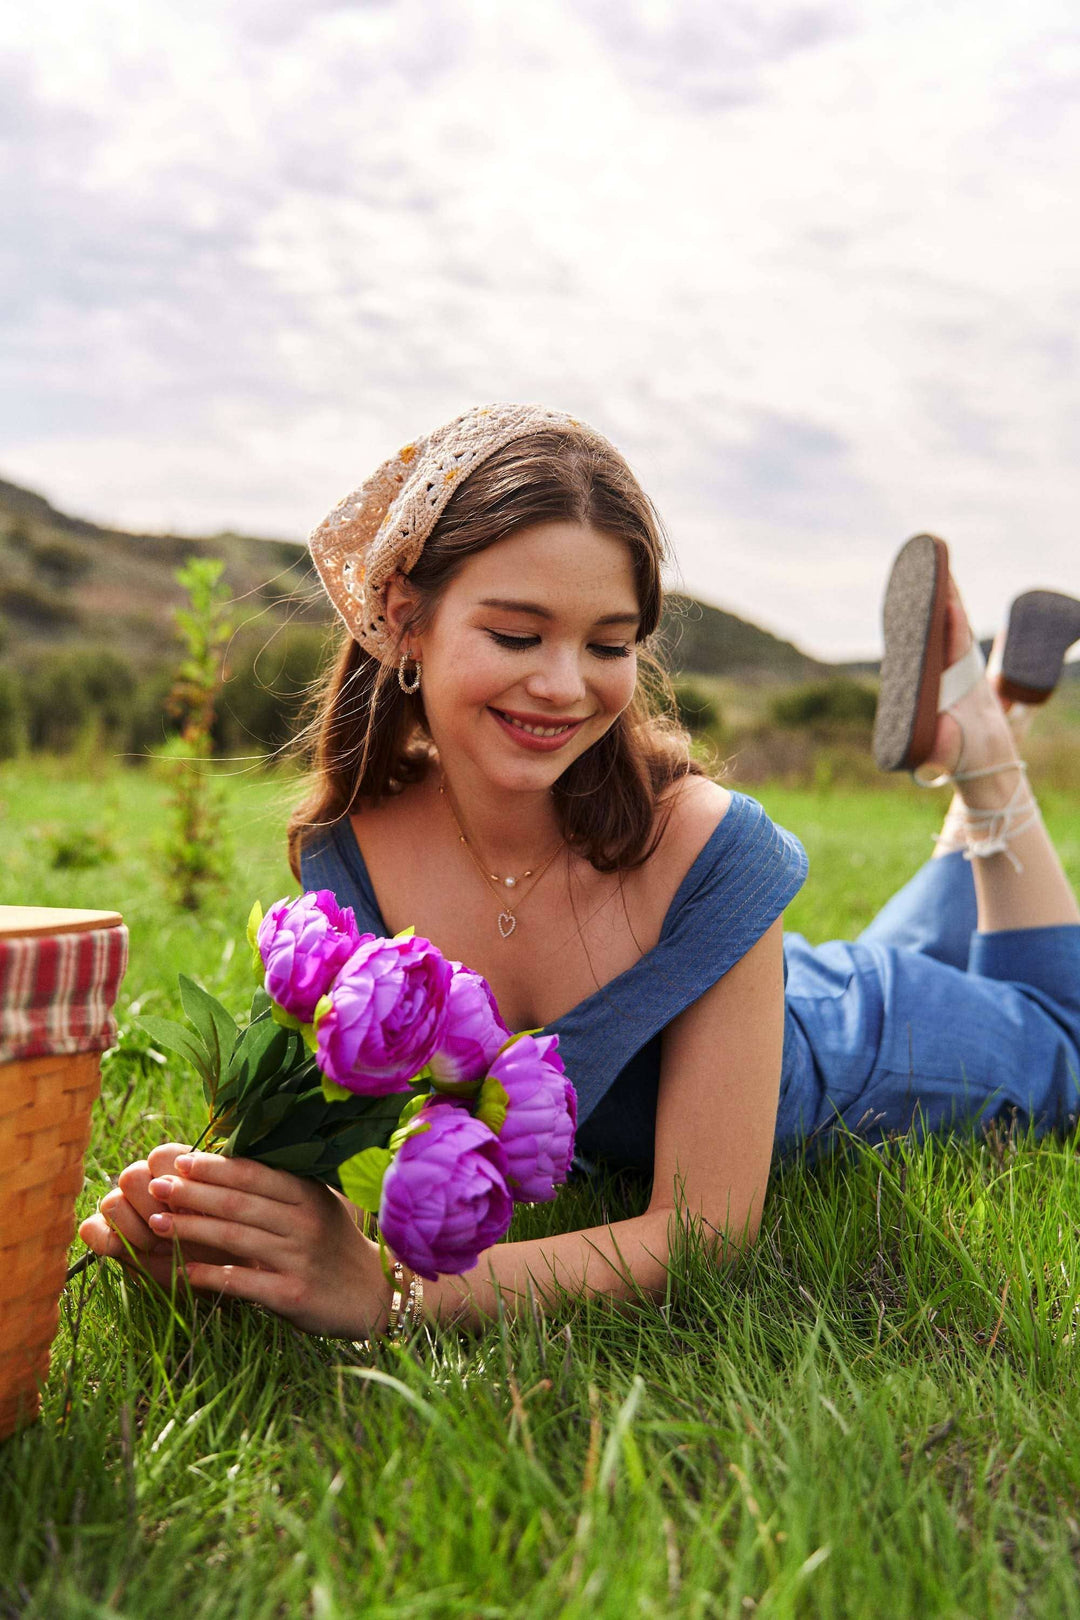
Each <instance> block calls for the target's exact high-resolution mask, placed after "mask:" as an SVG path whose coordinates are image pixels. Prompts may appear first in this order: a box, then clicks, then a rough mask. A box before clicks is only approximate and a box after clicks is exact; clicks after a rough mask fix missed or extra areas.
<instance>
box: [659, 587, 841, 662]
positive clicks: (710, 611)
mask: <svg viewBox="0 0 1080 1620" xmlns="http://www.w3.org/2000/svg"><path fill="white" fill-rule="evenodd" d="M660 637H661V644H662V646H663V649H664V657H665V661H666V662H667V663H668V664H669V665H670V667H671V668H672V669H677V670H679V671H680V672H683V673H685V674H688V675H724V676H729V677H734V678H738V679H743V680H747V679H751V680H752V679H758V680H782V681H808V680H814V679H820V678H821V677H822V676H825V675H830V674H835V673H836V668H835V666H834V665H832V664H822V663H819V662H818V661H817V660H816V659H814V658H810V657H809V656H808V655H807V654H806V653H803V652H800V651H799V649H798V647H795V646H793V645H792V643H791V642H790V641H781V639H780V638H779V636H774V635H772V634H771V633H770V632H769V631H768V630H762V629H760V628H759V626H758V625H756V624H751V623H750V622H749V621H748V620H746V619H740V618H738V617H737V616H736V615H735V614H734V613H726V612H725V611H724V609H723V608H717V607H710V606H709V604H708V603H707V602H700V601H698V600H697V598H696V597H693V596H683V595H681V594H679V593H677V592H674V591H673V592H671V594H670V595H669V596H668V597H667V598H666V601H665V604H664V617H663V619H662V621H661V626H660Z"/></svg>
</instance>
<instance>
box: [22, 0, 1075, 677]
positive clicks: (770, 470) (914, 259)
mask: <svg viewBox="0 0 1080 1620" xmlns="http://www.w3.org/2000/svg"><path fill="white" fill-rule="evenodd" d="M1078 137H1080V13H1078V11H1077V8H1076V5H1075V0H1067V3H1060V4H1059V3H1057V0H1026V3H1025V4H1023V5H1020V4H1017V3H1016V0H932V3H930V0H900V3H896V4H894V3H893V0H862V3H856V0H821V3H807V4H802V3H789V0H514V3H512V4H511V3H510V0H502V3H501V4H500V3H497V0H369V3H358V0H348V3H344V4H340V3H336V0H224V3H222V0H218V3H215V4H212V5H208V4H204V3H201V0H184V3H183V4H180V3H176V4H166V3H164V0H49V3H48V4H47V5H39V6H37V7H36V8H31V7H28V6H21V7H6V8H4V9H3V12H2V13H0V143H2V144H0V151H2V153H3V162H4V168H5V175H4V181H5V184H4V197H5V204H4V230H3V232H2V234H0V275H2V311H0V319H2V322H3V334H2V341H0V475H2V476H5V477H7V478H10V479H14V480H16V481H18V482H21V483H27V484H29V485H31V486H33V487H35V488H37V489H39V490H41V491H42V492H43V493H45V494H46V495H48V496H49V497H50V498H51V499H52V500H53V501H54V502H56V503H57V504H58V505H61V506H63V507H65V508H67V509H69V510H72V511H75V512H78V513H80V514H83V515H86V516H90V517H94V518H97V519H99V520H101V521H105V522H115V523H119V524H122V525H126V526H128V527H133V528H150V529H158V528H171V529H175V530H181V531H189V532H216V531H218V530H221V529H225V528H235V529H240V530H244V531H247V532H255V533H265V534H272V535H278V536H285V537H296V538H301V537H303V536H304V535H305V534H306V533H307V531H308V530H309V529H310V528H311V527H312V526H313V525H314V524H315V523H316V522H317V521H318V520H319V519H320V518H321V517H322V516H323V515H324V513H325V512H326V510H328V508H329V507H330V506H331V505H332V504H333V503H334V502H335V501H336V500H337V498H338V497H339V496H340V495H342V494H343V493H345V491H346V490H348V489H349V488H351V487H352V486H353V485H354V484H356V483H359V482H360V481H361V479H362V478H363V477H365V476H366V475H367V473H368V472H369V471H371V470H372V468H373V467H374V466H375V464H376V463H377V462H378V461H380V460H381V459H383V458H384V457H385V456H386V455H388V454H390V453H391V452H392V451H393V450H394V449H395V448H396V447H397V446H398V445H399V444H400V443H403V442H404V441H405V440H407V439H409V438H411V437H413V436H415V435H416V434H417V433H421V432H424V431H426V430H428V429H430V428H432V427H434V426H436V425H437V424H439V423H441V422H443V421H446V420H448V419H449V418H450V417H452V416H454V415H456V414H457V413H458V412H459V411H461V410H464V409H466V408H467V407H468V406H469V405H472V404H476V403H479V402H482V401H489V400H511V399H520V400H534V401H538V402H541V403H544V404H549V405H554V406H557V407H560V408H562V409H566V410H569V411H572V412H573V413H575V414H577V415H580V416H582V417H584V418H585V419H586V420H588V421H589V422H591V423H593V424H594V425H595V426H596V427H598V428H600V429H601V430H602V431H603V432H605V433H606V434H607V435H608V436H609V437H610V438H611V439H613V440H614V441H615V443H616V444H617V445H618V446H619V447H620V448H621V449H622V450H623V452H624V453H625V454H626V456H627V457H628V459H629V460H630V462H631V464H632V465H633V466H634V468H635V469H636V471H637V472H638V474H639V476H640V477H641V479H642V482H643V483H644V484H645V487H646V488H647V489H648V490H649V492H650V493H651V494H652V495H653V498H654V499H655V500H656V502H657V504H658V505H659V507H660V509H661V512H662V513H663V515H664V518H665V520H666V523H667V526H668V528H669V531H670V534H671V537H672V540H673V542H674V545H675V549H676V554H677V558H678V564H679V570H680V577H681V581H682V582H683V583H684V584H685V585H686V586H687V587H688V588H690V589H692V590H694V591H696V592H697V593H699V594H700V595H702V596H704V597H705V598H706V599H708V600H710V601H712V602H715V603H717V604H719V605H722V606H726V607H729V608H731V609H733V610H734V611H736V612H739V613H742V614H744V615H746V616H748V617H751V618H754V619H756V620H758V621H759V622H761V623H764V624H766V625H767V626H769V627H770V628H772V629H774V630H777V631H778V632H780V633H781V634H784V635H787V636H791V637H793V638H794V639H795V640H796V641H798V642H799V643H800V644H801V645H803V646H804V647H806V648H807V649H808V650H810V651H813V652H817V653H820V654H822V655H824V656H827V657H845V656H857V655H859V654H862V653H869V652H873V651H874V650H875V648H876V645H877V640H878V635H877V622H878V602H879V597H880V589H881V582H882V579H883V575H884V572H885V570H886V568H887V565H888V560H889V558H890V556H891V554H892V552H893V551H894V549H895V548H896V546H897V545H898V544H899V543H900V542H901V541H902V540H903V539H904V538H905V537H906V536H907V535H908V534H910V533H912V532H914V531H915V530H917V529H921V528H930V529H933V530H935V531H937V532H939V533H941V534H943V535H944V536H945V537H946V538H947V539H949V541H950V542H951V544H952V547H953V553H954V558H955V561H956V564H957V571H958V574H959V576H960V578H961V582H962V584H963V585H964V586H965V589H966V594H967V596H968V599H969V603H970V606H971V608H972V612H973V616H974V617H975V619H976V621H977V623H978V624H979V626H980V627H981V628H984V629H989V628H990V627H991V626H992V625H993V624H994V622H995V621H996V619H997V617H998V616H999V615H1000V613H1001V610H1002V608H1003V606H1004V604H1005V603H1006V601H1007V600H1008V597H1009V595H1010V593H1011V592H1013V591H1015V590H1016V589H1020V588H1023V587H1025V586H1028V585H1033V584H1042V585H1050V586H1054V587H1057V588H1059V589H1072V590H1074V591H1078V592H1080V544H1078V533H1077V531H1078V526H1080V474H1078V470H1077V469H1078V465H1080V457H1078V454H1077V449H1078V446H1077V436H1078V434H1077V430H1078V426H1080V380H1078V379H1080V366H1078V348H1077V341H1078V340H1077V329H1078V323H1080V273H1078V272H1080V221H1078V215H1077V199H1078V198H1080V139H1078Z"/></svg>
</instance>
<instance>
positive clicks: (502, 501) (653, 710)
mask: <svg viewBox="0 0 1080 1620" xmlns="http://www.w3.org/2000/svg"><path fill="white" fill-rule="evenodd" d="M549 522H571V523H580V524H584V525H587V526H588V527H589V528H591V529H595V530H597V531H598V532H599V533H601V534H606V535H610V536H612V537H613V538H615V539H617V540H621V541H622V542H623V543H624V544H625V545H626V546H627V548H628V549H629V552H630V557H631V562H632V565H633V570H634V579H635V584H636V588H637V598H638V607H639V610H640V613H641V621H640V624H639V627H638V635H637V640H638V643H639V653H638V682H637V686H636V688H635V692H634V696H633V698H632V700H631V702H630V704H629V705H628V707H627V708H626V709H624V710H623V712H622V713H621V714H620V715H619V717H618V718H617V719H616V720H615V721H614V723H613V724H612V725H611V726H610V727H609V728H608V730H607V731H606V732H605V733H604V735H603V736H602V737H601V738H599V740H598V741H597V742H595V743H593V745H592V747H591V748H588V749H586V750H585V752H584V753H583V754H581V755H580V756H579V757H578V758H577V759H576V760H574V762H573V763H572V764H571V765H569V766H568V767H567V768H566V770H565V771H564V772H563V774H562V776H560V777H559V779H558V781H557V782H556V783H555V785H554V787H553V789H552V794H553V797H554V801H555V805H556V810H557V814H558V817H559V821H560V824H561V831H562V833H563V836H564V837H565V839H566V841H567V843H568V844H569V846H570V847H571V848H572V849H573V850H574V851H575V852H576V853H577V854H579V855H582V856H584V857H585V859H587V860H588V861H590V862H591V863H592V865H593V866H594V867H595V868H596V870H597V871H600V872H614V871H620V870H627V869H629V868H631V867H635V866H640V865H641V863H642V862H643V861H645V860H646V859H647V858H648V856H649V855H650V854H651V853H652V851H653V850H654V849H655V847H656V845H657V843H658V842H659V839H660V837H661V836H662V834H663V829H664V823H665V821H666V816H665V815H663V814H661V813H659V812H660V798H661V795H662V794H663V792H664V790H665V789H666V788H668V787H670V786H671V784H672V783H674V782H676V781H678V780H679V779H680V778H681V777H684V776H688V775H700V774H702V773H701V768H700V766H698V765H697V764H696V763H695V762H694V761H693V760H692V759H691V757H690V745H689V738H688V736H687V733H686V731H685V730H684V729H683V728H682V726H680V725H679V723H678V721H677V720H676V719H675V711H674V701H673V698H672V693H671V686H670V682H669V681H668V678H667V676H666V674H665V673H664V671H663V668H662V666H661V665H660V663H659V661H658V660H657V658H656V657H655V655H654V653H653V651H652V649H651V646H650V645H649V643H650V638H653V637H654V636H655V632H656V630H657V626H658V624H659V621H660V609H661V605H662V600H663V590H662V586H661V583H660V571H661V567H662V564H663V561H664V559H665V556H666V555H667V541H666V536H665V533H664V528H663V524H662V522H661V520H660V517H659V514H658V513H657V511H656V509H655V507H654V506H653V504H652V502H651V501H650V499H649V497H648V496H647V495H646V494H645V492H644V490H643V489H642V488H641V486H640V484H639V483H638V481H637V479H636V478H635V477H634V474H633V473H632V472H631V471H630V468H629V467H628V466H627V464H626V462H625V461H624V460H623V458H622V456H621V455H620V454H619V453H618V451H617V450H616V449H615V448H614V446H612V445H605V444H602V443H599V444H598V443H597V441H596V440H595V439H593V438H588V437H586V436H584V435H582V436H580V437H579V436H577V435H575V434H573V433H572V432H569V431H563V430H550V429H546V430H542V431H540V432H537V433H533V434H530V435H529V436H528V437H526V438H521V439H516V440H514V441H513V442H512V443H510V444H508V445H505V446H503V448H502V449H501V450H498V451H496V452H494V453H493V454H492V455H491V456H489V457H488V459H487V460H486V461H484V462H482V463H481V464H480V466H479V467H477V469H476V470H475V472H472V473H470V474H469V476H468V478H466V479H465V480H464V481H463V482H462V483H461V484H460V485H459V487H458V488H457V489H456V490H455V491H454V493H453V495H452V496H451V498H450V500H449V501H448V503H447V505H446V507H445V509H444V511H443V513H442V515H441V516H440V517H439V519H438V521H437V522H436V523H435V525H434V527H433V528H432V531H431V534H430V535H429V536H428V539H427V541H426V542H425V544H424V549H423V551H422V552H421V554H420V558H419V560H418V561H417V563H416V565H415V566H414V567H413V569H412V570H411V571H410V573H409V576H408V578H409V584H410V586H411V587H412V588H413V591H414V593H415V597H416V608H415V610H414V612H413V613H412V615H411V617H410V618H409V620H408V622H407V623H405V624H404V625H403V626H402V630H401V634H400V637H399V639H398V643H397V645H398V646H399V647H400V646H401V645H403V644H404V643H405V641H406V638H407V637H408V635H409V633H410V631H414V630H415V631H419V630H421V629H422V628H423V627H424V626H425V625H426V624H427V623H429V622H430V619H431V616H432V614H433V612H434V610H435V608H436V606H437V604H438V601H439V597H440V595H441V593H442V591H443V590H444V589H445V587H446V586H447V585H448V584H449V582H450V581H451V580H452V579H453V578H454V576H455V575H456V574H457V573H458V571H459V570H460V569H461V567H462V566H463V564H464V563H465V561H466V559H467V558H469V557H473V556H475V555H476V554H477V553H478V552H480V551H484V550H486V549H487V547H488V546H493V545H495V544H497V542H498V541H500V540H505V539H507V537H508V536H510V535H512V534H514V533H515V532H516V531H518V530H520V529H527V528H532V527H533V526H534V525H535V524H539V523H549ZM340 635H341V639H340V644H339V647H338V651H337V656H336V658H335V659H334V660H333V661H332V663H331V664H330V665H329V666H328V669H327V673H326V675H325V677H324V679H323V681H322V683H321V687H320V689H319V690H317V691H316V692H315V693H314V694H313V696H312V699H311V702H310V708H309V714H310V718H309V719H308V721H307V724H306V725H305V726H304V728H303V730H302V731H301V732H300V734H299V736H298V737H297V739H296V743H295V747H294V752H295V753H298V754H300V755H301V756H302V757H303V758H305V759H306V760H307V761H308V762H309V763H310V775H309V777H308V780H307V783H306V791H305V793H304V797H303V798H302V800H301V801H300V803H299V804H298V805H297V806H296V808H295V809H294V811H293V813H292V816H291V818H290V820H289V831H288V841H289V864H290V866H291V867H292V871H293V874H294V876H295V877H296V878H297V879H298V880H299V877H300V851H301V849H302V848H303V846H304V844H305V843H306V842H307V840H308V839H309V838H310V837H312V836H313V835H314V834H315V833H316V832H317V831H319V830H320V829H322V828H325V827H326V826H328V825H330V824H332V823H334V822H336V821H339V820H340V819H341V818H342V817H343V816H347V815H349V814H351V813H352V812H353V811H354V810H355V809H356V808H357V807H358V806H359V805H360V804H362V802H363V801H365V800H367V801H369V802H372V803H376V804H377V803H378V802H379V801H380V800H381V799H383V798H384V797H385V796H386V795H388V794H394V793H400V792H401V790H402V789H403V788H404V787H406V786H407V785H408V784H409V783H410V782H415V781H418V780H419V779H420V778H421V777H422V776H423V775H424V774H425V772H426V771H427V769H428V767H429V765H430V763H431V761H432V758H433V754H434V750H433V745H432V742H431V738H430V735H429V733H428V730H427V725H426V717H425V714H424V704H423V696H422V693H419V692H418V693H416V694H415V695H410V694H407V693H405V692H403V691H402V690H401V688H400V686H399V685H398V681H397V672H396V663H395V661H394V660H393V659H390V658H388V659H387V660H386V662H385V663H382V662H380V661H379V660H378V659H377V658H375V657H373V656H372V655H371V654H370V653H368V652H365V650H364V649H363V647H361V646H360V644H359V642H357V641H354V640H353V638H352V636H350V635H349V634H348V632H347V631H346V630H345V627H344V626H341V632H340ZM642 644H643V645H642Z"/></svg>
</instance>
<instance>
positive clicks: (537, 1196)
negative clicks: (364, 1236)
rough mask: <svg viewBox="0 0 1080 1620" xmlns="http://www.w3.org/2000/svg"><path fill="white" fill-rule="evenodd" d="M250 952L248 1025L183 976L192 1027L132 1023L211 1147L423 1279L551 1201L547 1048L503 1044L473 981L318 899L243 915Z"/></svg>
mask: <svg viewBox="0 0 1080 1620" xmlns="http://www.w3.org/2000/svg"><path fill="white" fill-rule="evenodd" d="M248 938H249V941H250V942H251V945H252V948H253V951H254V965H255V970H256V973H257V976H258V978H259V979H260V980H261V983H260V986H259V988H258V989H257V990H256V992H255V997H254V1000H253V1002H252V1006H251V1013H250V1017H249V1019H248V1022H247V1023H246V1024H245V1025H244V1026H242V1027H241V1026H239V1025H238V1024H237V1023H236V1021H235V1019H234V1018H233V1017H232V1016H231V1014H230V1013H228V1012H227V1011H226V1009H225V1008H224V1007H223V1006H222V1004H221V1003H220V1002H219V1001H217V1000H216V999H215V998H214V997H213V996H211V995H209V994H208V993H207V992H206V991H205V990H203V989H201V988H200V986H198V985H197V984H195V983H194V981H193V980H191V979H189V978H187V977H185V976H184V975H181V977H180V994H181V999H182V1001H183V1005H184V1011H185V1013H186V1014H187V1016H188V1019H189V1020H190V1026H191V1027H190V1028H188V1027H187V1026H185V1025H183V1024H177V1023H173V1022H172V1021H171V1020H169V1019H165V1018H153V1017H143V1018H142V1019H141V1020H140V1022H141V1023H142V1024H143V1026H144V1027H145V1029H146V1030H147V1033H148V1034H149V1035H150V1037H151V1039H152V1040H154V1041H155V1042H157V1043H158V1044H159V1045H161V1046H165V1047H167V1048H169V1049H170V1050H171V1051H174V1052H179V1053H180V1054H181V1055H182V1056H184V1057H185V1058H187V1059H188V1061H189V1062H191V1063H192V1065H193V1066H194V1067H195V1069H196V1070H197V1072H198V1073H199V1074H200V1076H201V1078H202V1082H203V1088H204V1091H205V1094H206V1100H207V1103H208V1105H209V1109H210V1123H209V1125H208V1126H207V1128H206V1131H205V1132H204V1139H205V1140H206V1141H207V1142H208V1144H209V1145H210V1147H211V1148H216V1149H217V1150H218V1151H220V1152H222V1153H224V1154H228V1155H235V1156H241V1155H242V1156H244V1157H246V1158H253V1159H258V1160H260V1161H261V1162H262V1163H263V1164H269V1165H273V1166H275V1167H277V1168H279V1169H285V1170H292V1171H293V1172H294V1173H296V1174H297V1175H304V1176H314V1177H316V1178H317V1179H319V1180H322V1181H325V1182H327V1183H328V1184H329V1185H331V1186H335V1187H338V1188H340V1190H341V1191H342V1192H344V1194H345V1196H346V1197H347V1198H349V1199H350V1200H351V1202H353V1203H354V1204H357V1205H359V1206H360V1208H361V1209H363V1210H365V1211H367V1212H368V1213H369V1214H372V1215H374V1216H376V1217H377V1219H378V1226H379V1237H380V1241H381V1242H383V1243H385V1244H386V1245H387V1246H388V1247H389V1249H390V1250H391V1251H392V1253H393V1254H394V1255H395V1256H396V1257H397V1259H399V1260H401V1261H402V1262H403V1263H404V1264H405V1265H407V1266H409V1268H410V1269H411V1270H413V1271H416V1272H418V1273H419V1274H420V1275H421V1276H422V1277H428V1278H431V1279H434V1278H435V1277H436V1276H438V1274H439V1273H440V1272H462V1271H468V1270H470V1269H471V1267H472V1266H474V1265H475V1264H476V1260H477V1257H478V1255H479V1254H480V1252H481V1250H483V1249H485V1248H487V1247H488V1246H489V1245H490V1244H492V1243H496V1242H497V1241H498V1240H499V1239H500V1238H501V1237H503V1236H504V1234H505V1233H506V1231H507V1228H508V1227H509V1225H510V1216H511V1213H512V1210H513V1205H514V1204H515V1203H516V1202H517V1203H520V1202H524V1203H541V1202H544V1201H546V1200H549V1199H552V1198H554V1196H555V1190H556V1188H557V1187H558V1186H559V1184H560V1183H561V1182H564V1181H565V1180H566V1177H567V1174H568V1173H569V1169H570V1161H571V1159H572V1157H573V1152H574V1129H575V1126H576V1123H577V1097H576V1095H575V1092H574V1088H573V1086H572V1084H571V1083H570V1081H569V1079H568V1078H567V1076H566V1072H565V1070H564V1068H563V1064H562V1060H561V1059H560V1057H559V1055H558V1051H557V1047H558V1040H559V1038H558V1036H557V1035H541V1034H539V1032H537V1031H529V1032H527V1033H524V1034H519V1035H514V1034H512V1033H511V1031H510V1030H509V1029H507V1027H506V1025H505V1024H504V1023H503V1021H502V1019H501V1018H500V1016H499V1009H498V1007H497V1006H496V1004H495V998H494V996H493V995H492V993H491V988H490V986H489V985H488V983H487V980H486V979H484V978H482V977H481V975H480V974H479V973H474V972H473V971H472V969H471V968H467V967H465V966H464V965H463V964H462V963H461V962H450V961H448V960H447V959H446V957H444V956H443V955H442V953H441V952H440V951H439V950H437V949H436V947H435V946H434V945H432V944H431V942H430V940H426V939H421V938H418V937H416V936H415V935H414V933H413V931H412V930H411V929H408V930H406V931H405V932H404V933H402V934H398V935H396V936H395V937H394V938H393V939H380V938H378V937H377V936H376V935H374V934H361V933H360V932H359V931H358V929H357V926H356V918H355V916H354V915H353V912H352V910H351V909H350V908H349V907H344V908H343V907H341V906H339V905H338V903H337V900H336V898H335V896H334V895H333V894H332V893H331V892H330V890H329V889H320V890H318V891H317V892H315V893H311V894H302V895H301V896H300V897H299V899H296V900H279V901H278V903H277V904H276V905H274V906H272V907H271V908H270V910H269V911H268V912H267V913H266V915H265V916H264V915H263V913H262V909H261V907H260V906H259V905H258V903H257V902H256V904H255V906H254V907H253V908H252V912H251V917H250V919H249V922H248Z"/></svg>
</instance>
